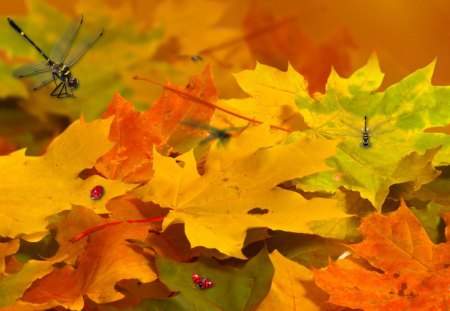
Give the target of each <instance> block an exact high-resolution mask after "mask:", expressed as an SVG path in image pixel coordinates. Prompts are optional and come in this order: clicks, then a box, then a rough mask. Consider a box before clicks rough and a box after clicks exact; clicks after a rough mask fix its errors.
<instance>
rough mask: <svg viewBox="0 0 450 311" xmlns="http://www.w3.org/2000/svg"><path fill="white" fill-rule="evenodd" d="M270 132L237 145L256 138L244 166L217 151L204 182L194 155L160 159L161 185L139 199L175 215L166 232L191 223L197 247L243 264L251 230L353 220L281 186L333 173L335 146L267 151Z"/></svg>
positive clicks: (304, 228)
mask: <svg viewBox="0 0 450 311" xmlns="http://www.w3.org/2000/svg"><path fill="white" fill-rule="evenodd" d="M268 130H269V129H268V126H255V127H252V128H248V129H247V130H246V131H244V132H243V133H242V134H241V136H239V137H237V138H235V139H233V140H231V141H230V145H231V148H233V144H239V143H240V140H241V139H248V138H246V135H249V136H250V137H252V138H253V144H252V145H253V148H254V151H253V152H252V153H249V154H248V155H247V156H245V157H243V158H241V159H238V160H237V161H228V162H222V161H221V157H220V153H221V152H222V149H223V148H220V147H216V148H213V149H212V150H211V151H210V155H209V156H210V159H208V162H207V163H206V170H205V174H204V175H203V176H200V175H199V174H198V173H197V169H196V163H195V160H194V157H193V155H192V153H187V154H185V155H183V156H181V157H178V158H177V159H173V158H168V157H163V156H161V155H159V154H157V153H156V152H155V158H154V169H155V176H154V178H153V179H152V180H151V181H150V182H149V183H147V184H146V185H144V186H143V187H140V188H137V189H135V190H134V193H135V194H136V195H137V196H138V197H139V198H141V199H142V200H143V201H152V202H154V203H157V204H159V205H160V206H162V207H170V208H172V209H173V210H172V211H170V213H169V214H168V216H167V217H166V218H165V221H164V224H163V227H164V228H167V226H168V225H169V224H171V223H172V222H184V223H185V230H186V235H187V237H188V239H189V241H190V243H191V246H192V247H195V246H205V247H207V248H217V249H218V250H219V251H220V252H222V253H224V254H227V255H230V256H234V257H238V258H244V257H243V255H242V253H241V248H242V245H243V241H244V238H245V234H246V230H247V229H248V228H252V227H269V228H271V229H274V230H285V231H292V232H307V233H311V230H310V229H309V227H308V222H310V221H312V220H320V219H329V218H340V217H346V216H347V215H346V214H345V213H344V212H343V211H341V210H339V209H338V208H337V207H336V201H333V200H325V199H313V200H306V199H304V198H303V197H302V196H301V195H299V194H298V193H296V192H293V191H288V190H285V189H282V188H279V187H277V185H278V184H280V183H282V182H284V181H287V180H290V179H292V178H295V177H297V176H304V175H308V174H310V173H311V172H316V171H321V170H326V169H327V166H326V165H325V164H324V160H325V159H326V158H328V157H329V156H331V155H332V154H333V153H334V151H335V147H336V142H333V141H327V142H326V143H323V142H319V141H316V140H313V139H311V138H308V137H303V138H299V139H298V140H296V141H295V142H294V143H291V144H285V145H275V146H271V147H266V148H261V149H260V148H259V146H258V145H260V144H262V143H264V142H261V139H263V138H264V137H266V136H267V135H266V134H265V132H267V131H268ZM241 137H242V138H241ZM266 143H267V142H266ZM309 150H315V152H314V153H313V154H312V153H310V152H309ZM177 161H178V162H180V163H182V165H181V166H180V165H178V164H177ZM221 163H225V165H224V166H222V165H221ZM293 163H297V165H291V164H293ZM286 164H289V165H286Z"/></svg>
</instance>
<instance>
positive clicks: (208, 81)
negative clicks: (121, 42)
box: [95, 66, 217, 183]
mask: <svg viewBox="0 0 450 311" xmlns="http://www.w3.org/2000/svg"><path fill="white" fill-rule="evenodd" d="M171 87H172V88H174V89H177V90H179V91H180V92H182V93H186V94H188V95H191V96H194V97H198V98H201V99H203V100H206V101H208V102H215V101H216V100H217V89H216V87H215V85H214V81H213V77H212V71H211V67H210V66H206V68H205V70H204V71H203V72H202V73H201V74H198V75H194V76H192V77H191V78H190V79H189V83H188V85H187V86H186V87H178V86H171ZM213 113H214V109H213V108H211V107H205V106H202V105H199V104H198V103H196V102H194V101H192V100H189V99H186V98H184V97H181V96H178V95H176V94H174V93H173V92H169V91H167V90H164V91H163V93H162V95H161V97H160V98H159V99H158V100H157V102H156V103H155V104H154V105H153V106H152V107H151V108H150V109H149V110H147V111H143V112H139V111H136V110H135V109H134V105H133V104H132V103H130V102H128V101H126V100H125V99H124V98H123V97H121V96H120V95H119V94H118V93H116V94H114V97H113V99H112V100H111V102H110V104H109V107H108V109H107V111H106V112H105V113H104V114H103V118H104V119H106V118H109V117H110V116H114V120H113V123H112V124H111V129H110V133H109V139H110V140H111V141H113V142H115V143H116V145H115V146H114V147H113V148H112V149H111V150H110V151H108V152H107V153H106V154H104V155H103V156H102V157H101V158H100V159H99V160H98V161H97V163H96V165H95V168H96V169H97V170H98V171H99V172H100V173H101V174H103V175H104V176H105V177H107V178H109V179H122V180H124V181H126V182H131V183H140V182H145V181H148V180H149V179H150V178H151V177H152V175H153V171H152V161H153V155H152V151H153V145H156V146H159V149H162V151H163V153H169V152H184V151H187V149H189V148H185V147H183V146H182V145H183V144H184V142H183V141H184V140H186V139H188V138H190V137H189V135H186V127H185V126H183V127H180V126H179V123H180V122H181V121H182V120H184V119H195V120H197V121H199V122H204V123H209V119H210V118H211V116H212V114H213ZM188 134H191V136H193V137H197V138H198V137H199V131H196V132H195V133H188ZM187 136H188V137H187ZM189 147H191V146H189Z"/></svg>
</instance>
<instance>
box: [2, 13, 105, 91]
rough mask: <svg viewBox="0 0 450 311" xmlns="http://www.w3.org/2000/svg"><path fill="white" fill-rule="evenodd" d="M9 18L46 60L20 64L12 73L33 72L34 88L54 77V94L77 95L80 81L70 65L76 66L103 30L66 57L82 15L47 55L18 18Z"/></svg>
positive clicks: (9, 21) (14, 26) (12, 25)
mask: <svg viewBox="0 0 450 311" xmlns="http://www.w3.org/2000/svg"><path fill="white" fill-rule="evenodd" d="M7 20H8V23H9V25H10V26H11V27H12V28H13V29H14V30H15V31H17V32H18V33H19V34H20V35H21V36H22V37H23V38H24V39H25V40H27V41H28V43H30V44H31V45H32V46H33V47H34V48H35V49H36V50H37V51H38V52H39V54H41V56H42V57H43V58H44V59H45V62H37V63H32V64H26V65H23V66H21V67H19V68H17V69H16V70H14V72H13V76H14V77H16V78H22V77H28V76H34V77H35V80H36V85H35V87H34V88H33V90H37V89H39V88H41V87H43V86H44V85H47V84H48V83H50V82H52V81H53V82H55V89H54V90H53V91H52V92H51V94H50V95H51V96H56V97H57V98H64V97H74V95H73V90H75V89H77V88H78V87H79V85H80V81H79V80H78V79H77V78H75V77H74V76H73V75H72V71H71V70H70V68H71V67H72V66H74V65H75V64H76V63H77V62H78V61H79V60H80V59H81V57H83V55H84V54H85V53H86V52H87V51H88V50H89V48H90V47H91V46H92V45H93V44H94V43H95V42H97V40H98V39H100V38H101V37H102V35H103V30H102V31H101V32H100V33H99V34H96V35H95V36H92V37H90V38H88V39H87V40H86V41H85V42H84V44H82V45H79V46H78V47H77V49H75V50H74V52H73V53H72V52H71V55H70V57H68V58H67V55H68V52H69V50H70V47H71V45H72V43H73V41H74V39H75V37H76V35H77V33H78V31H79V29H80V27H81V24H82V23H83V16H80V18H79V21H78V22H77V23H73V24H71V25H70V26H69V27H68V28H67V29H66V30H65V31H64V32H63V34H62V35H61V38H60V39H59V41H58V42H57V43H56V44H55V46H54V48H53V50H52V53H51V54H50V57H48V56H47V55H46V54H45V53H44V52H43V51H42V50H41V49H40V48H39V47H38V46H37V45H36V44H35V43H34V42H33V40H31V39H30V37H28V36H27V35H26V34H25V32H24V31H23V30H22V28H20V27H19V26H18V25H17V24H16V22H14V21H13V20H12V19H11V18H9V17H8V18H7ZM66 58H67V61H66ZM57 81H58V82H57Z"/></svg>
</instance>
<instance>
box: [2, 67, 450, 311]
mask: <svg viewBox="0 0 450 311" xmlns="http://www.w3.org/2000/svg"><path fill="white" fill-rule="evenodd" d="M373 66H374V60H373V59H372V60H371V62H369V64H368V65H367V67H366V68H363V69H361V70H360V71H359V72H357V73H356V74H355V75H354V76H352V77H351V78H349V79H348V80H347V79H343V78H340V77H337V75H336V74H335V73H332V75H331V76H330V79H329V84H328V85H329V87H328V88H327V89H328V93H329V94H328V96H331V97H332V98H335V101H334V102H333V101H331V99H330V97H329V98H320V96H319V97H318V98H312V97H310V96H309V94H308V92H307V85H306V82H305V81H304V80H303V78H302V77H301V76H300V75H299V74H298V73H296V72H295V71H294V70H293V69H292V68H289V70H288V71H287V72H280V71H278V70H276V69H274V68H270V67H267V66H262V65H258V66H257V68H256V69H255V70H254V71H252V70H251V71H245V72H242V73H240V74H238V75H236V77H237V80H238V82H239V83H240V85H241V87H242V88H243V89H244V91H246V92H247V93H248V94H250V95H251V97H249V98H244V99H235V100H233V99H232V100H219V101H218V99H217V97H218V96H217V90H216V88H215V86H214V82H213V78H212V75H211V70H210V68H209V67H206V69H205V70H204V72H203V73H202V74H199V75H196V76H194V77H192V78H191V79H190V81H189V83H188V85H187V86H186V87H177V86H171V85H170V84H167V85H165V86H164V91H163V94H162V95H161V97H160V99H159V100H158V101H157V102H156V103H155V104H154V105H153V106H152V107H151V109H149V110H147V111H143V112H138V111H136V110H135V109H134V106H133V104H132V103H130V102H128V101H126V100H125V99H124V98H122V97H121V96H120V95H119V94H115V95H114V97H113V99H112V100H111V103H110V105H109V107H108V109H107V111H106V112H105V113H104V115H103V117H102V119H100V120H96V121H93V122H89V123H87V122H85V121H83V120H82V119H81V120H79V121H76V122H74V123H73V124H72V125H71V126H70V127H69V128H68V129H67V130H66V131H65V132H64V133H62V134H61V135H60V136H58V137H57V138H55V140H54V141H53V142H52V144H51V145H50V146H49V147H48V150H47V152H46V153H45V154H44V155H43V156H41V157H28V156H26V155H25V154H24V152H23V151H17V152H15V153H13V154H11V155H9V156H4V157H1V158H0V167H1V168H2V169H1V172H0V179H1V186H0V187H1V189H2V200H0V206H1V213H0V217H1V226H0V235H1V236H2V241H1V244H0V252H1V256H2V261H1V268H2V273H3V275H2V278H1V279H0V310H42V309H46V308H52V307H57V306H61V307H64V308H67V309H73V310H81V309H82V308H83V307H84V308H85V309H86V310H119V309H129V310H153V309H158V310H197V309H198V310H255V309H258V310H269V309H273V308H278V309H280V308H281V309H282V310H323V309H327V310H338V309H339V308H340V306H344V307H350V308H360V309H363V310H404V309H408V308H409V310H431V309H433V310H438V309H440V310H444V309H445V308H448V307H449V306H450V290H449V289H450V287H449V285H450V270H449V268H450V247H449V246H448V243H437V242H444V241H447V240H449V239H450V233H449V231H448V230H446V231H445V239H444V238H443V237H442V234H443V231H442V227H439V226H440V224H439V223H440V221H441V222H442V219H441V218H440V216H442V217H443V219H444V220H445V222H446V224H448V222H449V221H450V216H449V215H450V214H445V213H443V212H444V211H446V208H445V204H446V203H447V201H445V199H442V197H441V196H440V195H439V194H440V193H443V192H445V190H443V189H446V188H445V187H446V185H447V179H446V178H445V176H443V175H445V174H443V175H441V176H439V174H440V173H439V171H437V170H436V169H435V168H434V166H435V165H433V163H434V162H433V157H435V158H434V159H436V154H438V152H441V153H443V154H445V152H446V146H445V143H440V144H439V145H438V146H435V147H433V148H431V147H430V148H428V147H427V148H426V150H425V151H423V152H421V149H420V148H419V147H417V148H418V149H417V150H418V151H417V152H416V151H411V153H410V154H404V155H403V156H399V157H398V158H395V157H394V156H393V158H389V159H388V160H386V161H391V162H382V160H381V159H379V156H378V159H377V160H376V159H375V158H374V159H373V162H372V163H368V164H366V165H365V166H363V168H359V167H358V166H357V164H353V165H351V163H352V162H351V161H353V160H355V159H357V163H359V164H361V162H362V161H363V160H364V159H367V158H368V159H372V158H371V157H373V156H374V154H371V152H374V153H375V155H376V152H379V149H378V151H377V145H376V142H378V143H379V144H380V143H381V142H382V140H378V141H376V140H375V138H374V141H375V142H374V146H373V148H372V149H373V150H364V149H361V148H360V147H359V142H360V141H359V139H360V138H354V137H350V136H349V138H348V139H347V138H343V137H344V136H343V137H338V139H326V138H324V137H325V136H320V135H317V133H319V131H318V129H319V128H320V129H323V128H324V127H321V126H319V125H317V124H314V122H313V121H314V120H316V121H317V120H319V121H320V120H323V118H327V119H328V120H334V119H333V118H332V116H333V113H332V112H331V110H330V111H326V109H331V108H330V107H332V108H333V109H335V110H336V111H341V110H347V112H348V111H350V112H351V110H352V109H351V105H350V104H348V103H354V102H358V101H348V98H358V96H362V95H361V94H365V96H374V98H378V99H379V97H377V96H378V95H376V94H374V93H373V91H374V90H376V88H377V87H378V86H377V82H374V83H368V84H367V85H368V86H367V85H366V86H361V89H358V90H357V91H356V92H355V86H358V83H359V82H360V81H359V82H358V79H361V80H364V81H369V82H370V81H371V80H370V79H372V77H373V81H378V80H380V79H379V75H377V73H376V72H375V73H374V71H373V70H369V69H373ZM377 66H378V65H377V64H376V66H375V67H377ZM427 70H428V71H430V68H428V69H423V70H422V71H418V72H419V73H418V74H417V75H416V76H413V77H412V78H411V77H410V78H407V79H405V80H407V81H406V82H405V84H408V85H409V87H411V94H412V93H414V90H413V89H414V85H413V83H412V82H411V81H416V82H417V85H421V86H423V85H424V84H426V83H428V84H429V81H428V82H427V81H426V79H425V78H424V76H427V75H428V74H424V72H428V71H427ZM431 71H432V69H431ZM369 74H370V76H369ZM428 76H429V75H428ZM367 77H369V78H367ZM408 79H410V80H408ZM421 79H422V80H421ZM373 81H372V82H373ZM424 81H425V82H424ZM379 82H380V83H381V80H380V81H379ZM346 83H347V84H346ZM361 85H362V84H361ZM352 87H353V88H352ZM358 87H359V86H358ZM427 87H428V86H427ZM431 87H432V86H431V85H430V86H429V87H428V88H431ZM370 88H372V89H370ZM398 90H402V91H403V92H404V93H405V94H410V93H408V90H406V89H404V86H402V84H401V83H400V84H399V86H398V87H397V89H395V88H394V91H395V92H397V91H398ZM422 92H424V91H423V88H422ZM336 94H337V95H336ZM386 94H390V93H389V91H387V92H386ZM441 95H442V94H441ZM441 95H436V98H438V96H441ZM404 98H407V99H408V101H405V105H410V104H411V103H413V106H414V100H411V98H410V97H408V95H405V97H404ZM380 102H382V100H381V101H380ZM437 102H438V101H436V103H437ZM346 103H347V104H348V107H340V106H339V105H341V104H342V105H344V104H346ZM321 104H323V106H320V107H322V108H320V107H319V106H318V105H321ZM338 104H339V105H338ZM308 105H316V106H311V107H308V109H307V111H310V113H311V114H309V115H308V113H307V112H306V110H305V107H307V106H308ZM437 105H438V104H436V106H430V107H431V108H430V109H434V108H436V107H438V106H437ZM323 107H325V108H326V109H325V108H323ZM349 107H350V108H349ZM386 107H388V105H387V106H386ZM433 107H434V108H433ZM409 108H411V107H409ZM409 108H408V109H409ZM320 109H322V111H320ZM396 109H400V108H398V107H397V108H396ZM402 109H403V108H402ZM436 109H437V108H436ZM372 110H373V109H372ZM418 110H419V111H420V109H418ZM392 111H393V113H395V111H397V110H392ZM411 111H412V112H414V111H415V110H414V107H413V108H412V109H410V112H411ZM351 113H353V112H351ZM351 113H349V114H350V115H351ZM406 115H407V114H405V113H404V112H401V116H406ZM302 118H304V120H305V121H306V123H307V124H308V126H306V125H305V123H303V121H302ZM321 118H322V119H321ZM192 119H194V120H196V121H198V122H200V123H204V124H210V123H211V124H213V125H214V126H216V127H218V128H227V127H244V128H243V130H242V131H237V132H234V133H233V135H232V137H231V139H230V141H229V142H227V143H224V144H221V143H220V142H219V141H217V139H215V140H212V141H211V142H210V143H209V144H199V142H201V141H202V140H203V139H204V138H205V137H206V136H207V135H209V133H208V132H207V131H205V130H202V129H198V128H193V127H189V126H188V125H183V124H181V123H180V122H182V121H183V120H192ZM399 120H400V118H399ZM428 121H429V120H428ZM428 121H427V122H428ZM427 122H424V124H422V126H423V127H426V125H427ZM430 122H431V121H430ZM436 122H438V123H439V122H440V121H436ZM428 123H429V122H428ZM324 124H325V123H324ZM398 124H400V125H401V124H402V123H398ZM308 127H309V128H310V129H312V130H314V129H317V131H311V130H306V131H305V129H306V128H308ZM325 127H329V128H334V125H333V123H332V121H327V123H326V126H325ZM406 130H409V129H408V128H406ZM406 130H405V131H406ZM389 135H391V134H387V138H386V140H385V142H386V144H389V143H390V140H389V139H390V138H389V137H390V136H389ZM392 135H398V133H397V134H392ZM433 135H434V134H433ZM436 135H438V134H436ZM419 136H420V135H419ZM444 136H446V135H445V134H442V137H441V136H439V137H441V138H442V139H444V140H445V139H446V137H444ZM327 137H329V135H328V136H327ZM405 137H406V138H404V139H405V140H407V139H416V138H414V137H415V136H414V135H411V134H410V135H409V136H405ZM430 137H434V136H430ZM342 139H347V140H345V141H342ZM396 139H397V141H400V142H401V140H399V139H398V137H397V138H396ZM346 143H348V145H349V146H353V145H355V146H357V148H355V149H351V150H350V151H351V152H350V153H349V149H348V148H347V147H346V146H347V145H346ZM405 145H408V146H409V145H410V144H409V143H408V144H406V143H405ZM417 146H419V145H417ZM194 147H195V149H193V148H194ZM401 148H402V147H399V148H398V149H399V150H402V149H401ZM380 149H381V147H380ZM355 150H356V151H355ZM352 152H353V153H352ZM363 152H366V153H365V154H364V153H363ZM348 154H351V155H354V156H353V158H352V159H347V157H346V155H348ZM358 157H361V158H362V159H363V160H359V158H358ZM330 159H332V160H331V161H330ZM377 161H378V162H377ZM349 164H350V165H349ZM388 164H389V165H392V166H389V165H388ZM345 165H348V166H350V167H351V168H352V170H350V169H349V167H346V166H345ZM381 165H385V166H381ZM405 166H407V167H408V169H409V170H406V171H405V170H404V169H403V168H404V167H405ZM364 170H369V171H370V172H372V173H373V172H375V171H376V170H378V171H377V172H378V174H374V177H373V178H372V179H371V180H369V181H368V180H366V179H364V178H360V179H358V176H364V174H365V173H364V172H363V171H364ZM382 170H384V171H382ZM443 170H444V171H445V167H444V168H443ZM409 171H411V174H413V175H409V174H410V173H409ZM358 174H360V175H358ZM432 181H436V183H435V184H433V183H430V182H432ZM367 183H369V184H367ZM411 183H412V185H413V187H411ZM396 184H398V185H400V186H398V188H396V190H397V192H395V193H394V192H390V193H388V192H389V187H391V186H392V187H394V185H396ZM425 184H426V185H425ZM98 185H100V186H102V187H103V188H104V189H105V192H104V195H103V196H102V197H101V198H100V199H99V200H92V199H91V198H90V195H89V194H90V191H91V190H92V189H93V188H94V187H96V186H98ZM422 185H425V188H426V186H427V185H428V188H426V190H424V191H423V192H420V189H422V188H423V187H422V188H421V186H422ZM430 185H431V186H430ZM394 188H395V187H394ZM330 189H333V191H331V190H330ZM418 191H419V192H418ZM399 193H400V194H401V195H399ZM360 194H361V196H360ZM362 197H364V198H365V199H363V198H362ZM401 197H406V199H407V200H408V201H411V202H413V201H414V199H416V200H420V199H422V200H424V201H425V200H426V199H427V198H429V197H433V200H432V203H433V204H432V205H428V206H425V207H424V208H422V209H421V208H419V207H418V208H416V209H413V211H414V214H415V215H417V217H416V216H415V215H414V214H413V213H412V212H411V209H410V208H409V207H408V206H407V205H408V204H406V203H405V202H404V201H403V200H402V199H401ZM380 202H381V203H380ZM386 202H388V203H389V202H390V204H391V207H392V209H396V208H397V207H398V205H400V207H399V208H398V209H396V211H394V212H392V213H390V214H387V215H386V216H383V215H382V214H381V213H380V211H381V208H382V207H383V208H385V206H387V205H386V204H387V203H386ZM436 202H437V203H436ZM383 204H384V205H383ZM388 205H389V204H388ZM387 208H389V206H387ZM352 215H354V216H352ZM363 216H366V217H363ZM158 217H164V220H163V222H162V223H161V222H154V221H152V219H155V218H158ZM418 219H420V221H421V222H422V224H423V225H422V224H421V222H419V220H418ZM108 223H111V225H107V224H108ZM359 225H360V226H359ZM358 226H359V231H358ZM97 227H99V228H101V229H98V230H90V229H91V228H94V229H95V228H97ZM424 227H425V228H424ZM439 228H441V229H440V231H439ZM358 232H359V233H358ZM80 233H81V235H80ZM433 234H434V235H433ZM439 235H441V237H439ZM429 236H431V237H432V240H433V242H435V243H436V244H435V243H433V242H432V240H431V239H430V238H429ZM74 237H76V238H75V239H74ZM355 241H358V242H359V243H356V244H355V243H352V242H355ZM33 245H34V246H33ZM338 258H339V259H338ZM193 273H198V274H199V275H200V276H202V277H206V278H208V279H209V280H210V281H212V282H213V284H214V285H213V286H212V287H210V288H207V289H200V288H199V287H198V286H196V284H195V283H194V282H193V280H192V274H193Z"/></svg>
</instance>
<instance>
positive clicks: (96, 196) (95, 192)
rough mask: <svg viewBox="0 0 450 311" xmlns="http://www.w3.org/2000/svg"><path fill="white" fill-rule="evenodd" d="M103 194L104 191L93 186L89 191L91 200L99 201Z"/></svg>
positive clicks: (100, 187) (99, 187)
mask: <svg viewBox="0 0 450 311" xmlns="http://www.w3.org/2000/svg"><path fill="white" fill-rule="evenodd" d="M104 193H105V189H104V188H103V187H102V186H95V187H94V188H92V190H91V199H92V200H100V199H101V198H102V196H103V194H104Z"/></svg>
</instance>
